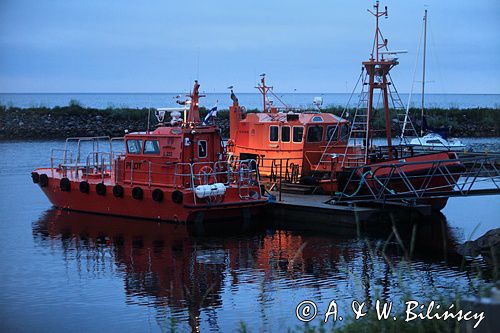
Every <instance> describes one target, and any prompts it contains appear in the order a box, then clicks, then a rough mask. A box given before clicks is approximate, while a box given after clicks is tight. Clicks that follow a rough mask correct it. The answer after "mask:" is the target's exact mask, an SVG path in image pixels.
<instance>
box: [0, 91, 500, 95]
mask: <svg viewBox="0 0 500 333" xmlns="http://www.w3.org/2000/svg"><path fill="white" fill-rule="evenodd" d="M184 93H186V94H187V92H178V91H176V92H137V91H129V92H109V91H106V92H95V91H94V92H76V91H72V92H0V95H7V94H12V95H72V94H79V95H131V94H136V95H165V94H184ZM201 93H202V94H211V95H213V94H219V95H221V94H229V92H227V91H224V92H220V91H219V92H204V91H202V92H201ZM235 93H236V94H260V93H259V92H248V91H241V92H235ZM274 93H275V94H322V95H324V94H352V92H318V91H312V92H309V91H306V92H297V91H288V92H287V91H280V92H274ZM356 93H359V92H355V93H354V94H356ZM400 94H410V92H400ZM412 94H413V95H421V93H420V92H413V93H412ZM425 95H500V92H496V93H491V92H485V93H479V92H474V93H464V92H447V93H428V92H426V93H425Z"/></svg>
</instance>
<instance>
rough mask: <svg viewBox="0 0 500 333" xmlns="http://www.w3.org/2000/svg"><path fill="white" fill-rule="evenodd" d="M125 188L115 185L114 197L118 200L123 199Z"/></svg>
mask: <svg viewBox="0 0 500 333" xmlns="http://www.w3.org/2000/svg"><path fill="white" fill-rule="evenodd" d="M123 192H124V191H123V186H121V185H115V186H113V195H114V196H115V197H117V198H122V197H123Z"/></svg>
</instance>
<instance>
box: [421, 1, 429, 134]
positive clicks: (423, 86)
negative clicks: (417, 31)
mask: <svg viewBox="0 0 500 333" xmlns="http://www.w3.org/2000/svg"><path fill="white" fill-rule="evenodd" d="M426 46H427V9H426V10H425V12H424V57H423V66H422V112H421V126H420V136H424V98H425V97H424V96H425V53H426V52H425V51H426Z"/></svg>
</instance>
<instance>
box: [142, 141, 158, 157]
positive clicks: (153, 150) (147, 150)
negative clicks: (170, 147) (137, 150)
mask: <svg viewBox="0 0 500 333" xmlns="http://www.w3.org/2000/svg"><path fill="white" fill-rule="evenodd" d="M144 154H153V155H159V154H160V145H159V144H158V140H146V141H144Z"/></svg>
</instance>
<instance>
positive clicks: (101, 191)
mask: <svg viewBox="0 0 500 333" xmlns="http://www.w3.org/2000/svg"><path fill="white" fill-rule="evenodd" d="M95 191H96V192H97V194H99V195H103V196H104V195H106V185H104V184H103V183H99V184H97V185H96V186H95Z"/></svg>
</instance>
